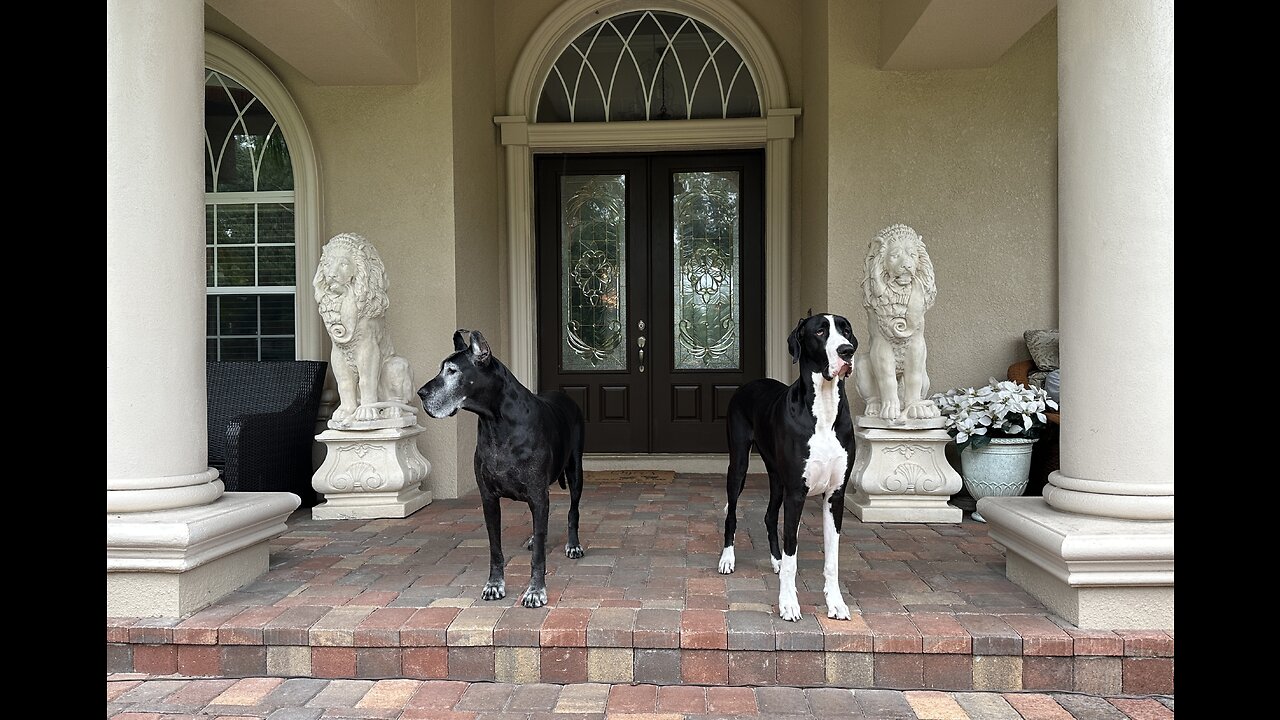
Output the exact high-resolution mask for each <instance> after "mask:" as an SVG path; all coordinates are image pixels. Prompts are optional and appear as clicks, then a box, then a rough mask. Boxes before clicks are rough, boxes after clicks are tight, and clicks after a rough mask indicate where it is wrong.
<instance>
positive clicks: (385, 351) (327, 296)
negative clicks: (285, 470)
mask: <svg viewBox="0 0 1280 720" xmlns="http://www.w3.org/2000/svg"><path fill="white" fill-rule="evenodd" d="M387 284H388V283H387V269H386V266H384V265H383V264H382V258H381V257H379V256H378V251H377V249H376V248H374V246H373V244H372V243H370V242H369V241H368V240H366V239H365V238H363V237H361V236H360V235H356V234H354V233H342V234H341V235H335V236H334V237H333V238H332V239H330V240H329V242H328V243H326V244H325V246H324V249H323V250H322V251H321V253H320V265H319V267H317V268H316V276H315V278H314V279H313V280H312V281H311V285H312V287H313V288H314V289H315V296H316V304H317V305H319V307H320V318H321V319H322V320H323V321H324V327H325V330H326V331H327V332H328V333H329V337H330V338H331V339H332V340H333V353H332V356H331V361H330V365H331V367H332V369H333V375H334V378H335V379H336V380H337V382H338V397H339V398H340V404H339V405H338V407H337V409H336V410H334V412H333V417H332V418H331V419H330V420H329V426H330V427H334V428H349V427H351V426H352V424H353V423H367V422H369V421H377V420H387V419H395V418H402V417H404V416H405V415H413V414H414V412H415V410H414V407H413V406H412V405H410V404H409V403H410V400H411V399H412V397H413V374H412V372H411V370H410V368H409V363H408V361H407V360H405V359H404V358H402V357H400V356H399V355H396V353H395V348H393V347H392V345H391V336H390V334H389V333H388V332H387V327H386V314H387V308H388V306H389V305H390V299H389V298H388V296H387Z"/></svg>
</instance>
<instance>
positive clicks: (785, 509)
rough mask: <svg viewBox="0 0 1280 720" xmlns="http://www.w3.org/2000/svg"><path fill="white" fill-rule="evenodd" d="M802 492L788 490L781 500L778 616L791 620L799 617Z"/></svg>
mask: <svg viewBox="0 0 1280 720" xmlns="http://www.w3.org/2000/svg"><path fill="white" fill-rule="evenodd" d="M803 510H804V493H803V491H802V492H800V493H795V492H788V493H787V496H786V497H785V498H784V499H783V501H782V562H781V563H779V569H778V617H780V618H782V619H783V620H790V621H792V622H794V621H796V620H799V619H800V600H799V598H798V597H797V596H796V549H797V544H798V542H797V535H799V529H800V513H801V512H802V511H803Z"/></svg>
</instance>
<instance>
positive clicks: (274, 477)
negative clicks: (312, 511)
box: [205, 360, 329, 507]
mask: <svg viewBox="0 0 1280 720" xmlns="http://www.w3.org/2000/svg"><path fill="white" fill-rule="evenodd" d="M328 366H329V363H327V362H323V361H319V360H269V361H262V362H206V363H205V379H206V380H207V383H208V394H209V407H208V413H209V466H210V467H213V468H217V469H218V470H219V471H221V472H222V480H223V482H225V483H226V486H227V490H228V491H229V492H291V493H294V494H295V495H297V496H298V497H300V498H302V506H303V507H311V506H312V505H315V504H316V500H317V498H316V493H315V490H314V489H312V487H311V447H312V445H313V444H314V442H315V434H316V432H315V425H316V413H317V412H318V411H319V408H320V391H321V389H322V388H323V387H324V376H325V371H326V370H327V369H328Z"/></svg>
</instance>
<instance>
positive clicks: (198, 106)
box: [107, 0, 222, 512]
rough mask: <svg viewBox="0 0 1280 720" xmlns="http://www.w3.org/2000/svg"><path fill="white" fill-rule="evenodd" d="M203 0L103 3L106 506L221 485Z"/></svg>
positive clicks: (184, 502) (196, 496)
mask: <svg viewBox="0 0 1280 720" xmlns="http://www.w3.org/2000/svg"><path fill="white" fill-rule="evenodd" d="M203 72H204V4H203V3H201V2H200V1H199V0H173V1H170V0H109V2H108V4H107V399H108V402H107V512H131V511H145V510H161V509H166V508H179V507H188V506H193V505H202V504H205V503H210V502H213V501H214V500H216V499H217V498H218V496H219V495H221V494H222V482H221V481H220V480H218V479H217V478H218V474H217V471H215V470H211V469H210V468H209V466H208V452H207V450H208V448H207V442H208V441H207V438H206V435H205V377H204V353H205V350H204V323H205V319H204V314H205V308H204V304H205V299H204V180H203V178H204V165H203V162H204V161H203V156H202V155H201V150H202V148H203V147H204V131H203V128H204V76H203Z"/></svg>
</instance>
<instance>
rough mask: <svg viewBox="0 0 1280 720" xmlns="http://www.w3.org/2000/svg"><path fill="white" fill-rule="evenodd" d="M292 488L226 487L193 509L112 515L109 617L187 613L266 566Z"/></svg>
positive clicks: (293, 501)
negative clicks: (261, 490) (252, 490)
mask: <svg viewBox="0 0 1280 720" xmlns="http://www.w3.org/2000/svg"><path fill="white" fill-rule="evenodd" d="M298 503H299V500H298V496H297V495H294V494H292V493H227V494H225V495H223V496H222V497H221V498H219V499H218V500H217V501H216V502H214V503H211V504H209V505H202V506H200V507H194V508H180V509H177V510H161V511H154V512H139V513H121V514H116V515H108V516H107V615H109V616H121V617H181V616H183V615H187V614H189V613H192V612H195V611H196V610H199V609H200V608H202V607H204V606H206V605H209V604H210V603H212V602H214V601H216V600H217V599H218V598H221V597H222V596H224V595H226V594H228V593H230V592H232V591H234V590H236V589H238V588H240V587H242V586H243V585H245V584H247V583H249V582H251V581H252V580H253V579H254V578H256V577H258V576H259V575H262V574H263V573H265V572H266V571H267V557H268V552H269V544H270V541H271V539H272V538H274V537H277V536H279V535H281V534H282V533H284V532H285V531H286V530H288V526H287V525H285V520H286V519H287V518H288V517H289V514H290V513H292V512H293V511H294V510H295V509H297V507H298Z"/></svg>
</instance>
